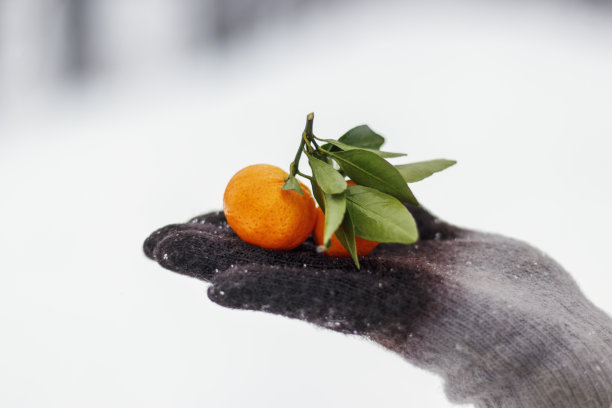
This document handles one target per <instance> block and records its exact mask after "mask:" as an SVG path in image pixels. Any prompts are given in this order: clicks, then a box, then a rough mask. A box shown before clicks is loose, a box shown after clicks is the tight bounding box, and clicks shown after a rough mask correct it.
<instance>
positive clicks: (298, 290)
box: [208, 264, 431, 334]
mask: <svg viewBox="0 0 612 408" xmlns="http://www.w3.org/2000/svg"><path fill="white" fill-rule="evenodd" d="M208 297H209V298H210V299H211V300H212V301H213V302H215V303H217V304H219V305H221V306H224V307H229V308H233V309H244V310H259V311H265V312H269V313H273V314H279V315H283V316H286V317H290V318H294V319H300V320H305V321H308V322H310V323H314V324H316V325H319V326H322V327H325V328H329V329H332V330H335V331H339V332H343V333H353V334H367V333H387V332H394V333H397V332H402V333H406V331H407V330H408V331H409V330H410V326H411V325H412V324H414V322H416V321H417V320H418V319H417V317H418V316H419V315H420V314H422V313H423V312H424V311H425V310H426V308H427V305H428V304H429V303H430V299H431V296H430V292H429V291H428V289H427V287H426V285H424V284H423V282H419V279H415V277H414V276H412V275H411V274H409V273H397V272H395V273H393V272H388V271H385V272H384V273H383V272H378V271H375V270H365V269H363V268H362V270H360V271H359V272H357V271H355V270H354V269H352V270H346V269H321V270H315V269H311V268H295V267H293V268H286V267H285V268H283V267H278V266H276V267H270V266H267V265H258V264H251V265H242V266H235V267H233V268H230V269H228V270H226V271H224V272H222V273H219V274H217V275H215V276H214V277H213V279H212V286H210V287H209V288H208Z"/></svg>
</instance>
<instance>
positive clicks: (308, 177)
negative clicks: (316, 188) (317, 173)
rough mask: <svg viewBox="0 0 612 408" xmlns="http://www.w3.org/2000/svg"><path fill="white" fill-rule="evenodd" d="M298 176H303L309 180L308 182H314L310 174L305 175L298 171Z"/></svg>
mask: <svg viewBox="0 0 612 408" xmlns="http://www.w3.org/2000/svg"><path fill="white" fill-rule="evenodd" d="M297 174H298V175H300V176H302V177H304V178H306V179H308V180H310V181H312V180H313V178H312V177H310V176H309V175H308V174H304V173H302V172H301V171H299V170H298V172H297Z"/></svg>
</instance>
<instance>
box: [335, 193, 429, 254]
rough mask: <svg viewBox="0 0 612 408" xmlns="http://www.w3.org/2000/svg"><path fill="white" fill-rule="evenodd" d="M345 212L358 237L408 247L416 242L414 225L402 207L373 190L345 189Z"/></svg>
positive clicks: (390, 198) (383, 194) (416, 236)
mask: <svg viewBox="0 0 612 408" xmlns="http://www.w3.org/2000/svg"><path fill="white" fill-rule="evenodd" d="M346 209H347V212H348V213H349V215H350V217H351V220H352V221H353V224H354V225H355V235H357V236H358V237H361V238H364V239H368V240H370V241H378V242H399V243H402V244H412V243H413V242H416V241H417V240H418V239H419V231H418V229H417V226H416V222H415V221H414V218H413V217H412V214H410V212H409V211H408V210H407V209H406V207H404V205H403V204H402V203H401V202H399V201H398V200H397V199H396V198H394V197H392V196H390V195H388V194H385V193H382V192H380V191H378V190H376V189H373V188H369V187H364V186H349V188H348V189H347V190H346ZM336 235H337V234H336Z"/></svg>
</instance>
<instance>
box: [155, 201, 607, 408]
mask: <svg viewBox="0 0 612 408" xmlns="http://www.w3.org/2000/svg"><path fill="white" fill-rule="evenodd" d="M409 210H410V211H411V212H412V214H413V215H414V216H415V219H416V221H417V224H418V226H419V232H420V237H421V238H420V241H419V242H418V243H416V244H414V245H411V246H406V245H396V244H381V245H380V246H379V247H378V248H376V249H375V250H374V252H372V253H371V254H370V255H368V256H367V257H365V258H363V259H362V260H361V270H359V271H358V270H356V269H355V267H354V266H353V263H352V261H350V260H346V259H334V258H330V257H328V256H326V255H324V254H318V253H316V251H315V244H314V243H313V242H311V241H307V242H306V243H304V244H303V245H302V246H300V247H298V248H296V249H295V250H292V251H270V250H265V249H261V248H258V247H255V246H252V245H249V244H247V243H245V242H243V241H242V240H241V239H240V238H238V237H237V236H236V234H234V232H233V231H232V230H231V229H230V227H229V226H228V224H227V222H226V221H225V218H224V216H223V213H213V214H207V215H204V216H201V217H197V218H194V219H193V220H191V221H190V222H188V223H186V224H176V225H169V226H167V227H164V228H161V229H160V230H158V231H156V232H154V233H153V234H152V235H151V236H150V237H149V238H148V239H147V240H146V241H145V244H144V251H145V253H146V254H147V256H148V257H150V258H152V259H154V260H156V261H157V262H159V264H160V265H161V266H163V267H164V268H167V269H170V270H172V271H175V272H179V273H182V274H185V275H189V276H193V277H196V278H198V279H201V280H204V281H207V282H210V283H211V286H210V287H209V288H208V297H209V298H210V299H211V300H212V301H213V302H216V303H218V304H220V305H222V306H226V307H230V308H236V309H249V310H261V311H265V312H270V313H275V314H281V315H284V316H288V317H291V318H297V319H301V320H306V321H308V322H311V323H314V324H316V325H319V326H323V327H326V328H329V329H332V330H336V331H339V332H343V333H352V334H357V335H361V336H365V337H367V338H369V339H372V340H374V341H376V342H378V343H380V344H382V345H383V346H384V347H387V348H389V349H391V350H393V351H395V352H397V353H399V354H401V355H402V356H403V357H404V358H406V359H407V360H408V361H410V362H412V363H414V364H416V365H417V366H419V367H423V368H425V369H428V370H431V371H433V372H435V373H438V374H439V375H441V376H442V377H443V378H444V380H445V388H446V392H447V395H448V397H449V398H450V399H451V401H454V402H458V403H473V404H475V406H476V407H504V408H510V407H517V408H518V407H522V408H531V407H533V408H536V407H537V408H542V407H556V408H564V407H567V408H577V407H580V408H590V407H592V408H610V407H611V405H612V320H611V319H610V317H608V316H607V315H606V314H605V313H603V312H602V311H601V310H600V309H598V308H597V307H596V306H594V305H593V304H592V303H591V302H589V301H588V300H587V299H586V298H585V297H584V295H583V294H582V293H581V292H580V290H579V288H578V287H577V286H576V283H575V282H574V281H573V280H572V278H571V277H570V276H569V275H568V274H567V273H566V272H565V271H564V270H563V268H562V267H561V266H559V265H558V264H557V263H556V262H555V261H554V260H552V259H551V258H549V257H547V256H546V255H545V254H543V253H542V252H540V251H538V250H536V249H534V248H532V247H530V246H529V245H527V244H525V243H523V242H519V241H516V240H513V239H509V238H504V237H501V236H498V235H492V234H484V233H480V232H474V231H469V230H464V229H460V228H457V227H454V226H451V225H449V224H447V223H444V222H441V221H440V220H438V219H436V218H434V217H432V216H431V215H430V214H429V213H427V212H426V211H425V210H423V209H422V208H419V207H409Z"/></svg>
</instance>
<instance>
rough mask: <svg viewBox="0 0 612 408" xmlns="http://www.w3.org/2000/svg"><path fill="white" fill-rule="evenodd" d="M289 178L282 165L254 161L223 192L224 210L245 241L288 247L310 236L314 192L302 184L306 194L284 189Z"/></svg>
mask: <svg viewBox="0 0 612 408" xmlns="http://www.w3.org/2000/svg"><path fill="white" fill-rule="evenodd" d="M287 177H289V174H287V173H286V172H285V171H284V170H282V169H280V168H279V167H276V166H271V165H269V164H254V165H252V166H248V167H245V168H243V169H242V170H240V171H239V172H238V173H236V174H235V175H234V176H233V177H232V178H231V180H230V181H229V183H228V184H227V187H226V188H225V193H224V195H223V212H224V213H225V218H226V219H227V222H228V223H229V225H230V227H231V228H232V229H233V230H234V232H235V233H236V234H237V235H238V236H239V237H240V238H242V240H244V241H245V242H248V243H249V244H253V245H257V246H260V247H262V248H267V249H279V250H289V249H293V248H295V247H297V246H298V245H300V244H301V243H303V242H304V241H305V240H306V239H307V238H308V236H310V234H311V233H312V229H313V227H314V223H315V221H316V216H317V214H316V212H315V209H316V207H315V203H314V200H313V198H312V194H311V193H310V190H309V189H308V188H307V187H306V186H305V185H303V184H302V183H300V187H301V188H302V191H303V192H304V195H301V194H300V193H298V192H297V191H293V190H281V188H282V187H283V185H284V184H285V180H286V179H287Z"/></svg>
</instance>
